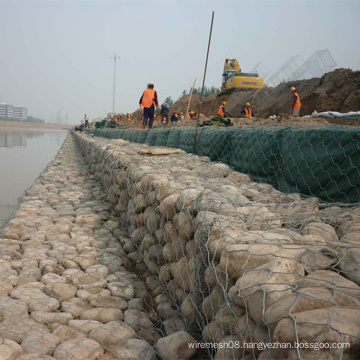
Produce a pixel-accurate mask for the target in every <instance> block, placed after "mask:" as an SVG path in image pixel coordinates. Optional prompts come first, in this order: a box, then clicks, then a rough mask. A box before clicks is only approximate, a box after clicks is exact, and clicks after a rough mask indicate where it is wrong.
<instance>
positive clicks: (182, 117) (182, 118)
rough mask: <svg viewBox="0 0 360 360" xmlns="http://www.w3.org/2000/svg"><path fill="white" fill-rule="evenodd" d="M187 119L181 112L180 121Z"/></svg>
mask: <svg viewBox="0 0 360 360" xmlns="http://www.w3.org/2000/svg"><path fill="white" fill-rule="evenodd" d="M184 119H185V116H184V114H183V113H182V112H181V113H180V120H184Z"/></svg>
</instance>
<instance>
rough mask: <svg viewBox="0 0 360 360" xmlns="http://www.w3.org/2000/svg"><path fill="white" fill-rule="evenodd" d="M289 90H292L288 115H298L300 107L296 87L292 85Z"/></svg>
mask: <svg viewBox="0 0 360 360" xmlns="http://www.w3.org/2000/svg"><path fill="white" fill-rule="evenodd" d="M290 91H291V92H292V96H293V98H292V108H291V113H290V115H292V116H299V115H300V108H301V102H300V97H299V95H298V93H297V92H296V89H295V87H294V86H292V87H291V89H290Z"/></svg>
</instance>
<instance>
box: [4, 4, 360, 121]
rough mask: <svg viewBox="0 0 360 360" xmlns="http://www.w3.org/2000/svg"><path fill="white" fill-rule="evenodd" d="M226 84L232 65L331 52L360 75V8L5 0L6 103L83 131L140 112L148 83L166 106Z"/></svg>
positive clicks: (273, 64) (274, 64)
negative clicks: (85, 123) (95, 122)
mask: <svg viewBox="0 0 360 360" xmlns="http://www.w3.org/2000/svg"><path fill="white" fill-rule="evenodd" d="M212 10H214V11H215V17H214V26H213V34H212V42H211V48H210V55H209V62H208V69H207V77H206V82H205V85H206V86H216V87H220V86H221V75H222V70H223V64H224V60H225V58H227V57H228V58H233V57H234V58H237V59H238V60H239V62H240V65H241V68H242V70H243V71H244V72H250V71H251V70H252V69H253V68H254V66H255V65H256V64H257V63H258V62H259V61H261V62H262V63H264V64H265V65H266V66H267V68H269V70H270V71H271V72H275V71H276V70H278V69H279V67H281V66H282V65H283V64H284V63H285V62H286V61H287V60H288V59H289V58H290V57H291V56H293V55H301V56H303V57H304V58H305V59H306V58H307V57H309V56H310V55H311V54H312V53H313V52H314V51H316V50H323V49H329V50H330V52H331V54H332V55H333V57H334V60H335V62H336V63H337V67H344V68H350V69H353V70H356V69H359V68H360V36H359V34H360V21H359V18H360V1H359V0H354V1H351V0H334V1H325V0H323V1H304V0H301V1H300V0H287V1H285V0H284V1H272V0H271V1H270V0H268V1H254V0H252V1H240V0H237V1H221V0H218V1H215V2H211V1H194V0H193V1H175V0H167V1H165V0H164V1H156V0H148V1H125V0H123V1H92V2H90V1H86V2H85V1H51V0H48V1H42V2H40V1H31V0H30V1H26V2H25V1H16V0H13V1H6V0H5V1H4V0H0V34H1V42H0V44H1V45H0V49H1V50H0V101H5V102H7V103H10V104H16V103H18V104H21V105H23V106H26V107H27V108H28V114H29V115H33V116H36V117H41V118H43V119H45V120H46V121H52V120H53V121H55V120H56V118H57V113H58V111H59V110H60V111H61V116H62V117H63V118H64V119H65V114H68V118H69V123H72V124H75V123H78V122H79V121H80V120H81V119H83V116H84V113H87V114H88V115H89V117H90V119H93V118H95V117H99V116H104V115H105V114H107V113H108V112H111V111H112V99H113V74H114V63H113V61H112V60H111V59H110V57H111V56H113V55H114V53H116V54H117V55H118V56H120V57H121V58H120V60H118V62H117V70H116V71H117V72H116V101H115V112H133V111H135V110H136V109H137V108H138V102H139V98H140V96H141V94H142V92H143V90H144V89H145V88H146V84H147V83H148V82H149V81H152V82H154V83H155V89H156V90H157V91H158V94H159V99H160V102H162V101H163V100H164V99H165V98H166V97H167V96H171V97H172V98H173V99H174V100H176V99H178V98H179V96H180V94H181V92H182V90H183V89H189V88H190V87H191V86H192V83H193V81H194V79H195V78H197V84H196V86H200V85H201V83H202V79H203V72H204V64H205V57H206V50H207V42H208V38H209V30H210V22H211V11H212Z"/></svg>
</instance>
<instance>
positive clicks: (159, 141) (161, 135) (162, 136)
mask: <svg viewBox="0 0 360 360" xmlns="http://www.w3.org/2000/svg"><path fill="white" fill-rule="evenodd" d="M169 131H170V130H162V131H157V133H158V136H157V138H156V142H155V145H156V146H166V144H167V139H168V136H169Z"/></svg>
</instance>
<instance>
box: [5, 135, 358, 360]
mask: <svg viewBox="0 0 360 360" xmlns="http://www.w3.org/2000/svg"><path fill="white" fill-rule="evenodd" d="M73 137H74V138H75V140H76V141H75V143H74V142H72V141H71V137H70V136H69V137H68V139H67V140H66V141H65V143H64V145H63V147H62V149H61V150H60V152H59V154H58V156H57V158H56V159H55V161H54V162H53V163H51V164H50V165H49V166H48V168H47V171H46V172H44V173H43V174H42V175H41V176H40V177H39V179H38V180H36V181H35V183H34V184H33V185H32V187H31V188H29V189H28V190H27V193H26V195H25V196H24V198H23V201H22V203H21V205H20V208H19V210H18V211H17V212H16V213H15V217H14V218H13V219H12V220H11V221H10V222H9V224H8V226H7V227H6V228H5V229H4V231H3V234H2V238H1V240H0V321H1V322H0V350H2V351H0V358H1V356H2V354H6V355H4V356H5V357H4V359H13V358H14V359H15V358H20V359H30V358H31V356H33V357H35V356H38V358H40V356H42V357H43V358H44V359H52V358H55V359H59V360H60V359H76V360H77V359H85V358H86V359H157V358H163V359H169V360H172V359H209V358H214V359H218V360H220V359H240V358H244V359H253V358H254V357H255V358H259V359H267V358H269V359H270V358H273V359H282V358H284V359H285V358H288V359H295V358H303V359H310V358H314V356H315V355H316V357H318V358H320V359H328V358H332V359H337V358H339V359H340V358H341V356H343V357H346V358H347V359H356V358H357V356H358V352H357V351H356V349H358V347H359V345H360V322H359V320H358V319H359V318H360V307H359V305H360V287H359V285H360V248H359V246H358V244H360V242H359V241H360V236H359V228H360V222H359V218H360V207H356V206H354V207H353V208H342V207H339V206H329V205H326V204H320V203H319V201H318V200H317V199H315V198H308V199H302V198H300V196H299V195H298V194H283V193H281V192H279V191H277V190H275V189H274V188H273V187H272V186H270V185H267V184H261V183H255V182H252V181H251V179H250V178H249V177H248V176H247V175H245V174H241V173H238V172H235V171H233V170H231V169H230V168H229V167H228V166H226V165H224V164H220V163H211V162H210V161H209V159H208V158H204V157H199V156H196V155H192V154H185V153H184V154H176V155H166V156H152V157H149V156H143V155H138V154H137V151H139V150H140V146H141V149H142V150H147V149H149V148H150V147H149V146H147V145H139V144H131V143H128V142H126V141H123V140H108V139H103V138H94V137H89V136H87V135H86V134H74V135H73ZM80 153H81V154H80ZM83 159H85V161H86V163H87V165H85V164H84V163H83ZM100 183H101V184H100ZM294 342H298V343H300V344H304V343H313V344H315V343H319V344H320V343H322V344H324V343H329V344H330V343H331V344H333V343H338V342H343V343H349V344H350V347H346V348H344V349H341V348H340V347H338V348H332V349H330V348H326V347H325V348H324V347H323V348H320V350H314V349H313V347H314V346H313V347H305V346H302V347H300V348H299V349H296V348H295V347H284V346H278V347H275V348H272V349H270V348H269V346H268V347H266V346H264V344H265V343H273V344H275V343H294ZM201 343H211V344H210V345H209V344H207V346H203V347H202V346H201ZM189 344H190V345H189ZM234 344H238V345H239V344H241V346H242V348H240V347H239V346H235V347H234ZM203 345H204V344H203ZM354 349H355V350H354Z"/></svg>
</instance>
